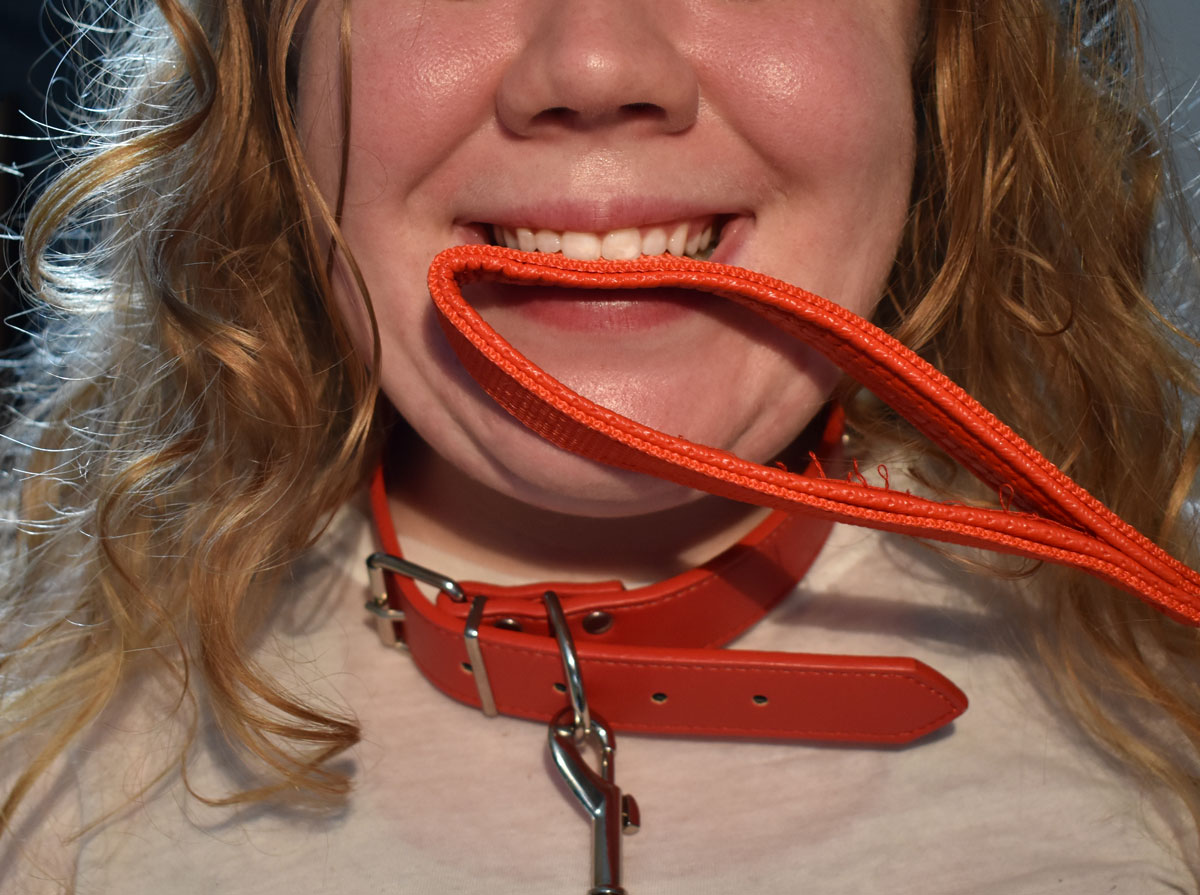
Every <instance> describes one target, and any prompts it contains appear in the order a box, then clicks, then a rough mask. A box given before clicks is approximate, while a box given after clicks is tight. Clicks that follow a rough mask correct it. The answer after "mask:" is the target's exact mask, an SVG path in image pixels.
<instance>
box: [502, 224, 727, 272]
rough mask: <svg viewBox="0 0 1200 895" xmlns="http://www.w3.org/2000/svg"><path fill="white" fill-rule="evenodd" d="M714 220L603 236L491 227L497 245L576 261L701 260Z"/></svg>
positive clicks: (634, 229) (620, 231)
mask: <svg viewBox="0 0 1200 895" xmlns="http://www.w3.org/2000/svg"><path fill="white" fill-rule="evenodd" d="M713 226H714V221H713V218H711V217H708V218H702V219H699V220H692V221H680V222H678V223H675V224H666V225H662V226H657V227H629V228H627V229H624V230H609V231H607V232H605V233H583V232H579V231H577V230H546V229H538V230H535V229H533V228H532V227H516V228H515V229H509V228H508V227H493V231H494V233H495V237H496V242H498V243H500V244H501V245H506V246H508V247H509V248H510V249H520V250H521V251H522V252H562V253H563V255H565V256H566V257H568V258H575V259H577V260H579V261H596V260H597V259H600V258H607V259H608V260H610V261H622V260H628V259H631V258H637V257H639V256H640V255H662V254H664V253H667V252H669V253H670V254H672V255H690V256H691V257H693V258H697V257H703V256H704V255H705V254H706V253H707V252H708V251H709V250H710V249H711V248H712V244H713Z"/></svg>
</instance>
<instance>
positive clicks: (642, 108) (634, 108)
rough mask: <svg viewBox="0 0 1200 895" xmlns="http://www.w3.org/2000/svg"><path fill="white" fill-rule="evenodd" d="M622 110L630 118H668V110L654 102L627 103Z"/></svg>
mask: <svg viewBox="0 0 1200 895" xmlns="http://www.w3.org/2000/svg"><path fill="white" fill-rule="evenodd" d="M621 111H622V112H623V113H624V114H625V115H626V116H627V117H629V118H666V116H667V112H666V110H665V109H664V108H663V107H662V106H657V105H655V104H654V103H626V104H625V105H623V106H621Z"/></svg>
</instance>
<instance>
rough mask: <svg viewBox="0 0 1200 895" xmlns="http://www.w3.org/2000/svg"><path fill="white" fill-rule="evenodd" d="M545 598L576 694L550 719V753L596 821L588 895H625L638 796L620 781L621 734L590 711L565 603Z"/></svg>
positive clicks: (569, 685) (571, 689)
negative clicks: (627, 847) (593, 757)
mask: <svg viewBox="0 0 1200 895" xmlns="http://www.w3.org/2000/svg"><path fill="white" fill-rule="evenodd" d="M542 599H543V600H544V601H545V603H546V615H547V618H548V619H549V621H550V628H551V630H552V631H553V632H554V636H555V638H556V639H557V640H558V649H559V652H560V653H561V654H562V660H563V673H564V675H565V676H566V679H567V692H568V693H569V694H570V698H571V704H570V705H569V706H567V707H566V708H564V709H563V710H562V711H561V712H559V713H558V715H557V716H556V717H555V718H554V720H553V721H551V722H550V731H549V734H548V738H549V744H550V754H551V756H552V757H553V759H554V766H555V767H557V768H558V771H559V773H560V774H562V776H563V780H565V781H566V784H567V787H568V788H569V789H570V790H571V792H572V793H574V794H575V798H577V799H578V800H579V803H580V804H581V805H583V810H584V811H586V812H587V813H588V815H589V816H590V817H591V819H592V882H593V883H594V885H593V886H592V888H591V889H589V890H588V895H626V893H625V889H624V888H622V887H621V834H622V833H625V834H631V833H636V832H637V831H638V829H639V828H640V826H641V815H640V812H639V810H638V806H637V802H636V801H635V800H634V798H633V796H631V795H623V794H622V793H621V790H620V788H619V787H618V786H617V784H616V782H615V769H614V762H615V760H616V753H617V739H616V736H615V735H614V734H613V733H612V731H610V730H609V729H608V725H607V724H605V723H604V720H603V719H602V718H600V717H599V716H598V715H594V714H592V713H591V712H590V711H589V710H588V704H587V695H586V694H585V692H584V689H583V677H582V675H581V674H580V670H579V657H578V656H577V655H576V653H575V642H574V640H573V639H572V638H571V632H570V631H569V630H568V629H567V621H566V617H565V616H564V614H563V611H562V604H561V603H560V602H559V600H558V596H557V594H555V593H554V592H553V591H546V593H545V594H543V596H542ZM585 742H589V743H590V744H591V745H592V746H593V747H594V748H595V750H596V753H597V754H598V755H599V761H600V769H599V771H596V770H593V769H592V767H591V766H590V765H588V763H587V762H586V761H585V760H584V758H583V754H582V753H581V752H580V750H579V747H580V745H581V744H583V743H585Z"/></svg>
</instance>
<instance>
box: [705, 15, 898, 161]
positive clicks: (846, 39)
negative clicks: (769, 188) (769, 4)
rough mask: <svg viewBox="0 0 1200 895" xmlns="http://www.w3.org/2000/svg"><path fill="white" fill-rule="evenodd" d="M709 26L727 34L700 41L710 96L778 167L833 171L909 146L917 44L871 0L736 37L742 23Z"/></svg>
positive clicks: (770, 23)
mask: <svg viewBox="0 0 1200 895" xmlns="http://www.w3.org/2000/svg"><path fill="white" fill-rule="evenodd" d="M709 24H710V27H713V28H717V29H721V28H724V29H725V30H724V32H723V33H724V34H725V35H726V39H724V40H723V41H721V42H719V43H717V42H713V39H712V38H710V37H699V38H698V39H697V40H696V42H695V44H694V48H695V51H696V53H697V57H696V58H697V59H698V60H699V62H698V64H700V65H703V66H704V68H705V70H706V71H707V72H708V73H709V78H708V87H709V95H710V96H712V97H713V99H714V104H715V105H718V106H719V109H718V113H719V114H721V115H723V116H724V117H726V119H727V120H728V121H729V122H730V123H731V124H732V125H733V126H734V127H735V128H737V129H739V130H741V131H742V132H743V133H744V134H745V135H746V136H747V137H748V139H750V140H751V141H752V142H753V144H754V145H755V147H756V148H757V149H758V150H759V151H760V152H761V153H762V154H763V155H765V156H766V157H767V158H769V159H770V160H772V161H773V162H774V163H775V164H776V166H778V167H780V168H784V169H787V168H789V167H790V166H792V165H795V164H798V163H802V164H803V165H804V166H805V168H806V169H808V171H809V172H810V173H811V174H813V175H817V174H828V173H830V172H831V170H833V169H839V168H841V169H844V168H846V167H847V163H848V162H858V163H862V162H867V163H870V162H872V161H874V160H875V159H885V158H887V157H890V156H892V155H894V152H892V151H891V150H889V149H888V144H889V143H891V144H892V149H894V148H896V146H902V145H903V141H904V139H905V135H906V133H907V132H908V131H910V130H911V123H910V122H911V101H910V99H909V66H910V62H909V60H908V52H909V51H908V42H907V41H906V40H903V39H901V37H900V35H901V34H902V33H903V32H901V31H899V30H891V29H892V27H893V25H888V24H885V23H879V22H873V21H871V20H870V18H869V17H868V16H867V15H866V14H865V12H864V10H863V7H862V4H845V5H832V6H831V5H830V4H823V5H822V6H821V8H820V9H819V10H813V11H809V12H807V13H805V14H803V15H792V16H787V17H783V16H780V17H778V18H777V19H773V20H772V19H766V20H761V19H760V20H758V21H756V22H755V23H754V27H753V28H752V29H748V28H746V27H745V25H743V30H744V31H745V32H746V33H744V34H741V35H737V36H735V37H733V38H730V37H729V34H730V32H731V31H736V29H737V23H736V22H733V21H728V22H726V21H714V22H711V23H709ZM751 32H753V33H751ZM713 33H722V32H721V31H720V30H717V31H715V32H713ZM897 140H898V141H899V142H898V143H897V142H895V141H897Z"/></svg>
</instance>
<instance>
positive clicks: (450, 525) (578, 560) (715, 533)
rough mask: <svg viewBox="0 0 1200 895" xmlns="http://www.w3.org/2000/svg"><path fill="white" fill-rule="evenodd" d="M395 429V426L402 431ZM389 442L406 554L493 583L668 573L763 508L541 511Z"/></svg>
mask: <svg viewBox="0 0 1200 895" xmlns="http://www.w3.org/2000/svg"><path fill="white" fill-rule="evenodd" d="M398 434H399V433H398ZM404 434H405V436H407V438H406V442H407V443H405V444H400V445H395V444H394V445H393V457H392V458H391V459H392V460H393V463H392V464H390V465H391V466H392V472H391V473H390V474H389V476H388V484H389V489H388V491H389V498H390V502H391V511H392V518H393V519H394V520H395V523H396V530H397V533H398V535H399V537H400V542H401V546H402V548H403V549H404V550H405V553H406V554H407V555H409V557H410V558H411V559H412V560H413V561H415V562H418V563H423V564H429V565H431V566H432V567H434V568H437V569H438V570H439V571H443V572H445V573H446V574H448V575H451V576H452V577H463V578H477V579H482V580H488V581H492V582H494V583H515V582H528V581H539V580H560V581H588V580H605V579H614V578H616V579H620V580H622V581H625V582H627V583H638V582H649V581H657V580H661V579H664V578H669V577H670V576H672V575H676V574H678V573H680V572H682V571H685V570H686V569H690V568H694V567H695V566H697V565H700V564H701V563H703V562H705V561H707V560H708V559H711V558H712V557H713V556H715V555H717V554H718V553H720V552H721V551H722V550H724V549H726V548H727V547H729V546H731V545H732V544H734V543H736V542H737V541H738V540H739V539H740V538H741V537H743V536H744V535H745V534H747V533H748V532H749V531H750V530H751V529H752V528H753V527H754V526H755V525H756V524H757V523H758V522H759V521H760V520H761V519H762V518H763V517H764V516H765V515H766V512H767V511H766V510H763V509H761V508H758V507H752V506H748V505H745V504H741V503H736V502H733V501H728V500H723V499H721V498H716V497H709V496H702V497H698V498H696V499H694V500H691V501H689V502H688V503H686V504H685V505H683V506H679V507H675V508H673V509H668V510H663V511H660V512H656V513H649V514H646V515H642V516H632V517H622V518H611V519H596V518H589V517H580V516H570V515H566V514H562V513H555V512H550V511H546V510H541V509H538V508H537V507H533V506H530V505H528V504H525V503H522V502H520V501H518V500H514V499H513V498H510V497H508V496H506V495H503V494H500V493H499V492H496V491H494V490H492V489H490V488H487V487H485V486H483V485H481V484H479V483H478V482H476V481H474V480H472V479H470V478H468V477H466V476H464V475H462V474H461V473H459V472H458V471H457V470H456V469H455V468H454V467H452V466H451V465H450V464H448V463H447V462H446V461H445V460H443V459H442V458H441V457H440V456H439V455H438V454H437V453H436V452H434V451H432V450H431V449H429V448H428V447H427V446H426V445H425V444H424V443H422V442H421V441H420V440H419V439H418V438H416V437H415V436H413V435H411V433H404Z"/></svg>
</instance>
